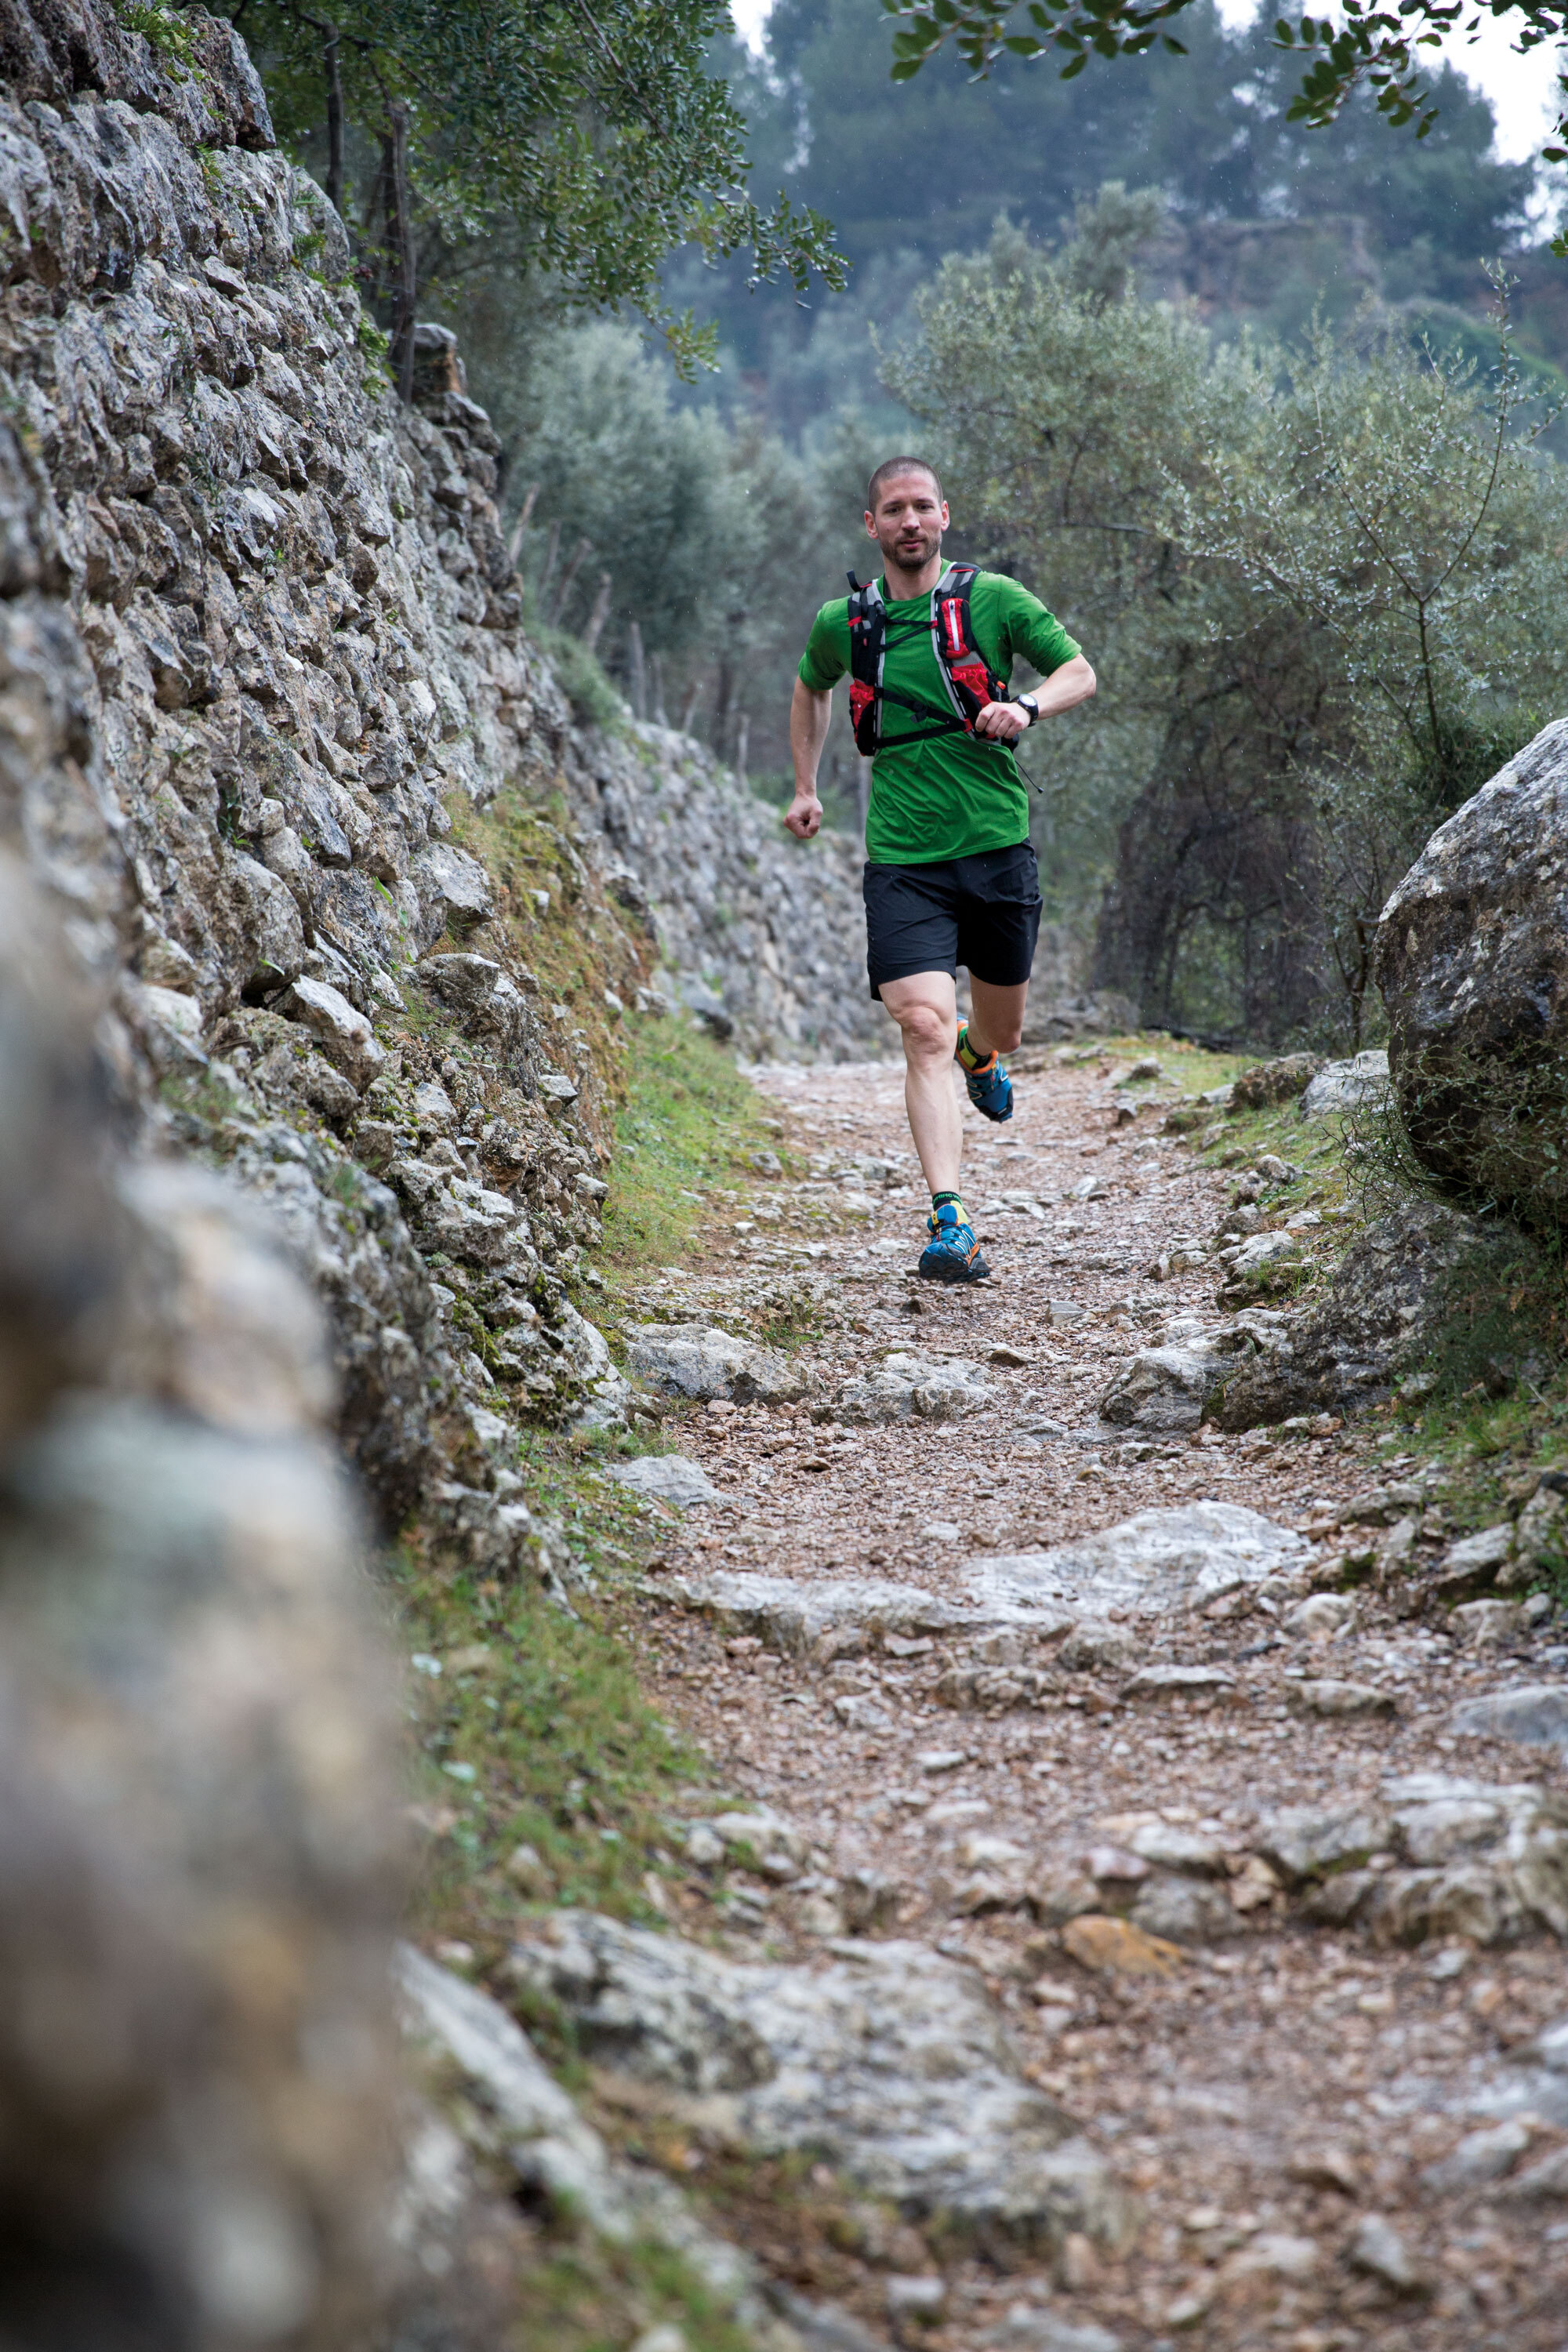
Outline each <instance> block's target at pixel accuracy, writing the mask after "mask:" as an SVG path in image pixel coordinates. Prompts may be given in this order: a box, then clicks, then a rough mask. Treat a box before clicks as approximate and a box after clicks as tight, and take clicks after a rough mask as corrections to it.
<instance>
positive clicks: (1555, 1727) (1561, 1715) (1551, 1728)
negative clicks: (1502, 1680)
mask: <svg viewBox="0 0 1568 2352" xmlns="http://www.w3.org/2000/svg"><path fill="white" fill-rule="evenodd" d="M1449 1725H1450V1727H1451V1728H1452V1729H1453V1730H1455V1731H1457V1732H1458V1733H1459V1734H1460V1736H1461V1737H1467V1736H1468V1737H1470V1738H1476V1737H1480V1738H1490V1739H1517V1740H1520V1741H1521V1742H1522V1743H1525V1744H1527V1745H1531V1746H1535V1747H1540V1748H1568V1683H1520V1684H1516V1685H1514V1686H1513V1687H1512V1688H1510V1689H1508V1690H1500V1691H1489V1692H1488V1693H1487V1695H1486V1696H1484V1697H1481V1698H1468V1699H1465V1700H1464V1701H1462V1702H1461V1704H1460V1705H1459V1706H1457V1707H1456V1708H1455V1709H1454V1712H1453V1714H1452V1716H1451V1717H1449Z"/></svg>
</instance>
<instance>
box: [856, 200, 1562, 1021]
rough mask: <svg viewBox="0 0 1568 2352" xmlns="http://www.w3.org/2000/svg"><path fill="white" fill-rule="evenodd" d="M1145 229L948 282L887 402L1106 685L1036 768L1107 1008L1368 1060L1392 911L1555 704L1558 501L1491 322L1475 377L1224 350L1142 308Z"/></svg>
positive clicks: (1110, 227)
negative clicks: (1377, 977)
mask: <svg viewBox="0 0 1568 2352" xmlns="http://www.w3.org/2000/svg"><path fill="white" fill-rule="evenodd" d="M1134 210H1135V207H1134V206H1133V205H1132V204H1131V200H1130V199H1129V198H1128V197H1127V196H1126V195H1125V194H1124V192H1122V191H1120V190H1115V191H1110V192H1108V193H1107V194H1106V195H1105V197H1104V198H1103V199H1102V201H1101V203H1100V205H1097V206H1095V207H1092V208H1090V209H1089V211H1088V212H1087V213H1086V214H1084V215H1081V216H1080V220H1079V233H1078V236H1076V238H1075V239H1074V240H1073V241H1071V242H1070V243H1069V245H1068V247H1066V248H1065V249H1064V250H1062V251H1061V252H1058V253H1054V254H1051V253H1042V252H1040V251H1039V250H1038V249H1037V248H1032V247H1028V246H1027V245H1026V243H1025V242H1024V241H1023V240H1021V239H1019V238H1017V237H1016V236H1010V235H1004V236H1000V237H999V238H998V239H997V240H996V241H995V243H994V247H993V251H992V253H991V254H990V255H989V256H987V257H984V259H979V260H974V261H970V262H966V263H960V264H950V265H948V267H947V268H945V269H944V270H943V271H942V273H941V274H940V275H939V276H938V278H936V280H935V281H934V283H933V285H932V287H931V289H930V291H929V293H928V295H927V297H926V298H925V300H924V302H923V304H922V306H921V334H920V337H919V339H918V341H917V342H916V343H915V344H914V345H913V346H912V347H911V348H910V349H909V350H907V351H905V352H900V354H899V355H897V357H896V358H895V360H894V361H893V362H892V365H891V368H890V371H889V373H890V380H891V382H892V383H893V385H894V387H895V389H897V390H898V391H899V393H900V395H901V396H902V397H903V398H904V399H905V400H906V401H907V402H908V403H909V404H910V406H911V407H913V408H915V409H916V411H917V413H919V414H921V415H922V416H924V417H925V418H927V419H928V420H929V422H930V425H931V430H932V433H933V436H934V438H935V443H936V448H937V453H938V454H939V455H940V456H941V457H942V461H943V463H944V466H945V468H946V473H947V478H948V479H949V487H950V496H951V497H952V499H953V501H954V507H955V519H956V520H958V521H959V522H960V524H961V525H962V526H963V528H964V529H965V530H967V532H968V533H969V534H970V542H971V546H972V549H973V551H976V552H980V553H983V554H984V556H985V557H986V558H988V559H990V560H994V561H996V562H1002V563H1005V564H1006V565H1007V566H1008V567H1009V568H1012V569H1014V570H1017V571H1020V572H1023V574H1024V576H1025V577H1026V578H1027V579H1028V580H1029V581H1030V582H1031V583H1032V584H1034V585H1036V586H1037V588H1038V589H1039V591H1040V593H1042V594H1043V595H1045V596H1046V598H1047V602H1049V603H1051V604H1053V605H1054V606H1055V607H1056V608H1057V609H1058V611H1059V612H1060V613H1061V614H1062V617H1063V618H1064V619H1065V620H1066V621H1067V623H1068V626H1069V627H1071V628H1073V629H1074V631H1075V634H1077V635H1079V636H1080V637H1082V638H1083V640H1084V641H1085V643H1086V646H1088V649H1089V653H1090V656H1091V658H1092V659H1093V660H1094V662H1095V665H1096V667H1097V669H1098V670H1099V672H1100V678H1101V691H1100V699H1099V701H1098V702H1097V704H1096V705H1095V706H1094V711H1093V716H1092V720H1091V723H1089V724H1088V725H1085V724H1082V723H1081V722H1080V723H1079V725H1077V726H1069V727H1067V728H1056V729H1052V730H1044V731H1043V733H1042V737H1041V740H1040V745H1039V747H1038V748H1037V750H1036V751H1034V752H1033V760H1034V763H1035V764H1036V765H1037V767H1043V769H1044V773H1043V777H1042V781H1044V782H1046V783H1047V786H1050V787H1055V790H1054V792H1053V793H1052V794H1051V807H1050V814H1049V815H1048V817H1047V822H1046V824H1045V825H1044V826H1043V827H1042V841H1041V845H1042V848H1043V850H1044V851H1045V852H1046V856H1045V861H1044V862H1045V865H1046V868H1047V878H1049V879H1053V880H1054V882H1055V885H1056V887H1057V889H1058V892H1060V893H1062V894H1064V895H1065V896H1068V897H1071V896H1074V895H1078V896H1079V902H1080V904H1081V902H1082V896H1083V894H1085V893H1087V894H1088V895H1090V896H1092V895H1094V894H1095V892H1096V890H1097V888H1098V887H1100V886H1103V888H1102V895H1101V898H1100V914H1099V922H1098V954H1099V959H1100V977H1101V978H1102V979H1103V980H1104V981H1106V982H1112V983H1114V984H1116V985H1118V986H1121V987H1124V988H1127V989H1128V990H1129V991H1130V992H1131V993H1133V994H1135V995H1137V996H1138V997H1139V998H1140V1000H1141V1001H1142V1005H1143V1008H1144V1012H1145V1014H1146V1015H1147V1016H1148V1017H1150V1018H1152V1019H1158V1020H1163V1021H1166V1022H1174V1023H1176V1024H1180V1025H1187V1026H1198V1027H1206V1028H1210V1029H1216V1030H1231V1031H1237V1030H1240V1031H1242V1032H1245V1033H1246V1034H1251V1035H1256V1036H1287V1035H1289V1034H1312V1033H1314V1032H1317V1033H1320V1034H1337V1035H1342V1036H1345V1035H1348V1036H1349V1037H1350V1038H1351V1039H1352V1041H1359V1038H1360V1034H1361V1030H1362V1024H1363V1014H1364V1005H1365V996H1366V989H1367V982H1368V976H1369V975H1368V960H1367V953H1366V950H1367V946H1368V943H1369V940H1370V933H1371V929H1372V928H1373V926H1374V925H1375V921H1376V918H1377V913H1378V910H1379V908H1380V907H1381V905H1382V902H1383V899H1384V897H1385V895H1386V893H1387V890H1388V888H1389V887H1391V886H1392V884H1393V882H1394V880H1395V879H1397V877H1398V875H1399V873H1400V872H1402V871H1403V870H1404V866H1405V865H1406V864H1407V863H1408V861H1409V858H1410V856H1412V855H1413V854H1414V852H1415V849H1416V848H1417V847H1418V846H1419V845H1420V843H1421V841H1422V840H1423V839H1424V838H1425V836H1426V834H1427V833H1428V832H1429V831H1430V830H1431V827H1432V825H1433V824H1435V823H1436V822H1437V821H1438V820H1439V819H1440V817H1441V816H1442V815H1443V814H1446V813H1447V810H1448V809H1450V808H1451V807H1452V806H1454V805H1455V804H1456V803H1457V801H1458V799H1459V798H1461V797H1463V796H1464V794H1465V793H1468V791H1470V790H1473V789H1474V788H1475V785H1476V784H1477V783H1479V782H1481V781H1482V780H1483V779H1484V776H1485V774H1486V773H1488V772H1489V765H1488V763H1489V762H1491V763H1492V764H1495V763H1496V762H1497V761H1499V760H1500V758H1501V757H1503V756H1506V753H1507V751H1509V750H1510V749H1511V748H1512V747H1513V745H1514V743H1516V742H1517V741H1518V740H1521V735H1522V734H1523V733H1528V732H1529V731H1530V730H1531V728H1532V726H1533V724H1534V723H1535V718H1534V714H1535V713H1536V711H1538V710H1540V709H1548V708H1550V707H1551V706H1552V703H1553V701H1554V699H1556V698H1559V697H1561V695H1562V694H1563V690H1564V687H1565V685H1568V679H1565V677H1564V657H1563V648H1562V644H1561V630H1560V627H1559V626H1558V625H1557V624H1558V612H1559V607H1560V593H1561V590H1560V583H1561V577H1562V567H1563V555H1564V550H1565V548H1568V499H1565V497H1564V489H1563V470H1562V469H1561V468H1560V467H1557V466H1556V465H1555V464H1554V463H1553V462H1552V460H1550V459H1549V458H1547V457H1544V456H1543V455H1542V453H1541V452H1540V451H1539V450H1538V449H1536V448H1534V447H1533V446H1531V440H1530V437H1529V435H1528V433H1527V432H1524V431H1521V398H1520V389H1519V384H1518V381H1517V377H1516V375H1515V373H1514V371H1513V368H1512V365H1511V361H1510V357H1509V352H1508V338H1507V330H1506V319H1505V320H1501V321H1500V354H1499V360H1498V364H1497V366H1496V367H1495V368H1494V369H1493V370H1492V371H1490V372H1489V373H1483V372H1478V371H1477V370H1476V369H1475V368H1474V367H1473V365H1471V364H1470V363H1468V362H1463V361H1461V360H1459V359H1458V358H1452V359H1450V358H1447V357H1444V356H1442V355H1436V354H1433V353H1431V352H1411V351H1410V350H1409V348H1408V347H1407V345H1406V344H1405V343H1404V342H1403V341H1402V340H1401V339H1400V338H1399V337H1397V336H1395V335H1392V334H1387V333H1384V332H1383V331H1380V330H1379V329H1378V327H1377V325H1376V322H1375V321H1363V322H1361V323H1359V324H1358V325H1357V326H1356V327H1355V328H1354V329H1353V330H1352V331H1349V332H1347V333H1342V334H1335V333H1331V331H1329V330H1328V329H1327V328H1324V327H1321V326H1320V327H1319V328H1317V329H1316V330H1315V331H1314V332H1313V333H1312V335H1311V336H1310V338H1309V339H1308V341H1307V342H1306V344H1305V346H1304V347H1303V348H1301V349H1300V350H1298V351H1285V350H1279V349H1273V348H1269V347H1268V346H1267V345H1265V344H1263V343H1261V342H1251V343H1248V342H1245V341H1244V342H1243V343H1241V344H1239V345H1233V346H1229V347H1221V348H1217V349H1216V348H1214V347H1212V346H1211V344H1210V342H1209V340H1208V338H1207V337H1206V335H1205V333H1204V331H1203V330H1202V328H1201V326H1200V324H1199V323H1198V321H1197V320H1196V319H1195V318H1194V317H1193V316H1192V315H1190V314H1189V313H1186V312H1184V311H1183V310H1180V309H1176V308H1173V307H1172V306H1168V305H1163V304H1158V303H1152V302H1148V301H1145V300H1144V299H1142V298H1141V297H1140V296H1139V295H1138V294H1137V292H1136V291H1135V289H1133V288H1132V286H1131V282H1130V280H1129V278H1128V275H1127V272H1126V268H1125V267H1124V255H1125V250H1126V247H1127V245H1128V243H1129V238H1130V234H1131V227H1132V226H1134V222H1133V213H1134Z"/></svg>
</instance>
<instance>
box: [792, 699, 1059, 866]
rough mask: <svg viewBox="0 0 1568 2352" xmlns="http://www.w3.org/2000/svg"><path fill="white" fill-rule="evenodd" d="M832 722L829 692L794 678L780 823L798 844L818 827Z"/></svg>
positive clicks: (807, 839)
mask: <svg viewBox="0 0 1568 2352" xmlns="http://www.w3.org/2000/svg"><path fill="white" fill-rule="evenodd" d="M1085 667H1087V664H1086V665H1085ZM832 719H833V696H832V693H831V691H829V692H828V693H826V694H814V693H813V692H812V690H811V688H810V687H808V686H804V685H803V684H802V683H801V681H800V679H799V678H798V677H797V678H796V679H795V692H794V694H793V695H792V696H791V698H790V706H789V751H790V758H791V760H792V761H794V763H795V798H794V800H793V801H791V803H790V804H789V806H788V808H787V809H786V810H785V811H784V823H785V824H786V825H787V826H788V827H789V830H790V831H791V833H793V834H794V835H795V838H796V839H797V840H799V841H809V840H810V839H811V836H812V835H813V834H814V833H816V831H817V830H818V829H819V827H820V825H821V824H822V803H821V802H820V801H819V800H818V799H817V797H816V771H817V766H818V763H819V761H821V758H822V747H823V745H824V744H825V743H826V740H827V730H828V728H829V726H830V725H831V723H832Z"/></svg>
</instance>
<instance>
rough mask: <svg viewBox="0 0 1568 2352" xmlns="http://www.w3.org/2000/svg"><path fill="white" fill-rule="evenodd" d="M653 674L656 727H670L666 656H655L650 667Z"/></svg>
mask: <svg viewBox="0 0 1568 2352" xmlns="http://www.w3.org/2000/svg"><path fill="white" fill-rule="evenodd" d="M648 667H649V668H650V669H651V670H652V672H653V719H654V725H655V726H656V727H668V724H669V715H668V711H667V710H666V709H665V707H664V656H663V655H662V654H655V655H654V656H653V659H652V661H651V662H650V663H649V665H648Z"/></svg>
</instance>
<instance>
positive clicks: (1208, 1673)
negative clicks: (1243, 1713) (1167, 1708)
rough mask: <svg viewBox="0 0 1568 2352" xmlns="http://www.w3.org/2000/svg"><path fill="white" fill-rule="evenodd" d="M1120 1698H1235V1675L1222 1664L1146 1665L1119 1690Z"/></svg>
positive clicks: (1156, 1699)
mask: <svg viewBox="0 0 1568 2352" xmlns="http://www.w3.org/2000/svg"><path fill="white" fill-rule="evenodd" d="M1121 1696H1122V1697H1123V1698H1129V1699H1152V1700H1155V1701H1158V1700H1162V1699H1173V1698H1234V1697H1235V1696H1236V1677H1235V1675H1227V1674H1226V1671H1225V1669H1224V1667H1223V1666H1145V1667H1143V1669H1142V1672H1141V1673H1139V1674H1136V1675H1133V1677H1132V1679H1131V1682H1130V1683H1128V1684H1127V1685H1125V1687H1124V1688H1123V1690H1122V1694H1121Z"/></svg>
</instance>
